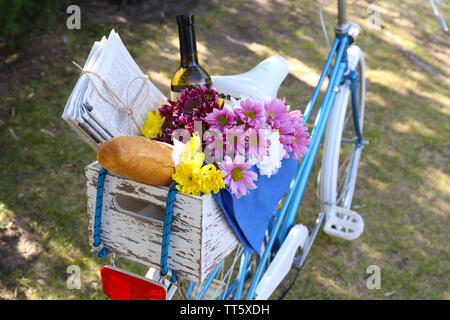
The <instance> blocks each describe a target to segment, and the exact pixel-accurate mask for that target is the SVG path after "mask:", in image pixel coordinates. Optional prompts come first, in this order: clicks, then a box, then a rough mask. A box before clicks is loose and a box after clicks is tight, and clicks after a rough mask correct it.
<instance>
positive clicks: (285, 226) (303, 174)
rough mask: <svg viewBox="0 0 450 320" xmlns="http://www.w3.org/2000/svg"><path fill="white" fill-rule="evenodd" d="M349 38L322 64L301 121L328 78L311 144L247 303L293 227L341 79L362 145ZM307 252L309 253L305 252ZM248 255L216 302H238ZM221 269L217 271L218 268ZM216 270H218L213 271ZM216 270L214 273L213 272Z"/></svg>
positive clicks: (340, 35) (341, 35)
mask: <svg viewBox="0 0 450 320" xmlns="http://www.w3.org/2000/svg"><path fill="white" fill-rule="evenodd" d="M349 41H350V36H349V35H348V33H346V32H337V33H336V37H335V39H334V42H333V45H332V47H331V50H330V53H329V55H328V58H327V60H326V62H325V65H324V68H323V70H322V74H321V76H320V79H319V81H318V84H317V86H316V88H315V90H314V93H313V95H312V98H311V100H310V101H309V103H308V105H307V107H306V109H305V112H304V117H303V124H306V123H307V122H308V119H309V117H310V115H311V112H312V110H313V109H314V105H315V104H316V102H317V99H318V96H319V93H320V89H321V87H322V85H323V81H324V80H325V77H327V76H329V84H328V87H327V89H326V91H325V95H324V97H323V100H322V104H321V106H320V108H319V111H318V114H317V116H316V119H315V122H314V127H313V130H312V132H311V139H312V142H311V144H310V146H309V151H308V152H307V153H305V155H304V157H303V159H302V161H301V162H300V164H299V166H298V169H297V172H296V174H295V177H294V179H293V181H292V183H291V185H290V187H289V190H288V192H287V195H286V198H285V200H284V202H283V205H282V207H281V209H279V210H275V212H274V214H273V216H272V221H271V222H270V224H269V228H268V231H269V240H268V242H267V244H266V246H265V251H264V253H263V255H262V257H261V259H260V263H259V264H258V267H257V269H256V272H255V274H254V277H253V279H252V282H251V285H250V288H249V291H248V293H247V297H246V298H247V299H249V300H252V299H254V298H255V290H256V287H257V285H258V283H259V281H260V280H261V277H262V275H263V272H264V269H265V266H266V264H267V262H268V259H269V257H270V256H271V255H273V254H275V253H276V251H277V250H278V248H279V246H280V244H281V243H283V241H284V239H285V238H286V236H287V234H288V232H289V230H290V229H291V227H292V226H293V224H294V221H295V217H296V215H297V212H298V208H299V206H300V203H301V200H302V197H303V193H304V191H305V188H306V184H307V182H308V178H309V175H310V173H311V170H312V167H313V164H314V160H315V158H316V156H317V152H318V150H319V146H320V143H321V141H322V137H323V134H324V132H325V128H326V125H327V122H328V118H329V115H330V112H331V109H332V107H333V104H334V100H335V98H336V94H337V92H338V91H339V86H340V85H341V84H342V82H343V80H344V77H345V76H348V77H349V78H350V80H351V81H352V82H353V83H352V84H351V86H350V88H351V92H352V105H353V111H354V112H353V117H354V122H355V130H356V134H357V137H358V140H359V141H360V142H361V141H362V138H361V133H360V132H359V125H358V121H357V119H358V116H357V114H358V112H357V111H358V106H357V99H356V98H354V97H356V92H355V86H354V83H355V81H354V80H355V79H357V76H358V74H357V73H356V71H352V73H351V75H350V74H349V73H348V57H347V49H348V46H349ZM333 58H335V59H334V64H333V65H332V61H333ZM322 221H323V219H319V220H318V222H317V224H316V226H315V228H314V232H313V235H314V236H313V237H312V241H313V240H314V237H315V234H316V233H317V230H318V229H319V227H320V224H321V223H322ZM311 244H312V243H309V244H308V247H310V246H311ZM308 250H309V249H308ZM250 255H251V254H250V253H249V252H248V251H244V253H243V255H242V258H241V263H240V267H239V272H238V276H237V278H236V280H235V281H234V282H233V283H232V284H231V285H230V286H229V287H228V289H227V291H226V292H224V293H223V294H222V295H221V296H220V297H219V299H226V298H228V297H229V296H230V295H232V294H234V298H235V299H237V300H239V299H241V295H242V291H243V286H244V282H245V281H246V280H247V279H248V277H249V275H250V274H251V271H250V270H249V266H248V263H249V261H250V259H249V257H250ZM219 268H220V267H219ZM216 270H218V268H217V269H216ZM216 270H215V271H216ZM215 271H213V272H211V274H210V276H209V277H208V278H207V280H206V282H205V286H204V287H203V288H202V290H200V292H199V294H198V295H197V297H196V299H201V298H202V296H203V294H204V293H205V291H206V290H207V288H208V286H209V284H210V283H211V281H212V280H213V279H214V277H215V274H216V272H215ZM192 289H193V284H190V285H189V286H188V289H187V296H190V295H191V293H192Z"/></svg>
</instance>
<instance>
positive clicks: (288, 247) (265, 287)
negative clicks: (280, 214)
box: [255, 224, 308, 300]
mask: <svg viewBox="0 0 450 320" xmlns="http://www.w3.org/2000/svg"><path fill="white" fill-rule="evenodd" d="M307 238H308V229H307V228H306V227H305V226H304V225H302V224H296V225H294V226H293V227H292V228H291V230H290V231H289V233H288V235H287V237H286V239H285V240H284V242H283V244H282V245H281V248H280V249H279V250H278V252H277V254H276V255H275V258H274V259H273V260H272V262H271V263H270V265H269V268H267V271H266V272H265V273H264V275H263V276H262V278H261V281H260V282H259V284H258V286H257V287H256V291H255V299H257V300H266V299H268V298H269V297H270V295H271V294H272V293H273V291H274V290H275V289H276V288H277V287H278V285H279V284H280V282H281V281H282V280H283V279H284V277H285V276H286V275H287V273H288V272H289V270H290V269H291V266H292V262H293V261H294V258H295V253H296V252H297V249H298V248H299V247H302V248H303V247H304V245H305V242H306V239H307Z"/></svg>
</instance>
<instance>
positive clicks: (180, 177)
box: [172, 162, 202, 196]
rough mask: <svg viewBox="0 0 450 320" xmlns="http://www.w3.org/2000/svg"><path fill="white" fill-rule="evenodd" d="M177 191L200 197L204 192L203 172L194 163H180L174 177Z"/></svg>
mask: <svg viewBox="0 0 450 320" xmlns="http://www.w3.org/2000/svg"><path fill="white" fill-rule="evenodd" d="M172 179H173V180H174V181H175V182H177V183H178V184H177V187H176V188H177V189H178V190H179V191H181V192H183V193H186V194H192V195H194V196H199V195H200V194H201V191H202V170H201V168H200V167H197V166H196V165H194V163H183V162H182V163H180V164H179V165H178V167H177V169H176V171H175V173H174V174H173V175H172Z"/></svg>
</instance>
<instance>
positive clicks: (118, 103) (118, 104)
mask: <svg viewBox="0 0 450 320" xmlns="http://www.w3.org/2000/svg"><path fill="white" fill-rule="evenodd" d="M72 63H73V64H74V65H75V66H76V67H77V68H78V69H80V70H81V73H80V76H82V75H86V77H87V78H88V80H89V81H90V82H91V84H92V86H93V87H94V90H95V91H96V92H97V94H98V96H99V97H100V98H102V99H103V100H104V101H105V102H106V103H109V104H110V105H112V106H113V107H114V108H116V109H117V110H119V111H123V112H124V113H125V114H126V115H127V117H128V130H129V133H130V136H132V135H133V134H132V131H131V122H133V123H134V125H135V126H136V128H137V129H138V131H139V130H140V126H139V124H138V123H137V122H136V119H135V117H134V113H133V109H134V105H135V103H136V102H137V101H138V99H139V96H140V95H141V94H142V91H143V89H144V87H146V88H147V90H146V96H145V97H144V98H143V99H142V100H141V101H143V102H145V101H146V99H147V96H148V92H149V91H150V88H149V87H148V83H147V81H150V80H149V79H148V77H147V75H144V76H137V77H134V78H133V80H131V81H130V82H129V83H128V87H127V100H126V101H123V100H122V99H120V97H119V96H118V95H117V94H116V93H115V92H114V90H113V89H112V88H111V87H110V86H109V85H108V83H107V82H106V81H105V79H103V77H102V76H101V75H99V74H98V73H97V72H95V71H90V70H85V69H83V68H82V67H81V66H80V65H79V64H78V63H76V62H75V61H72ZM91 75H93V76H95V77H97V79H98V80H100V82H101V83H102V85H103V87H104V88H105V89H106V91H107V92H108V94H109V95H110V96H111V97H112V100H108V99H107V98H105V96H104V95H103V94H102V93H101V92H100V90H99V89H98V88H97V86H96V85H95V83H94V81H93V80H92V79H91ZM139 79H143V80H144V81H143V82H142V85H141V87H140V88H139V90H138V92H137V94H136V96H135V97H134V99H133V101H131V103H130V102H129V91H130V87H131V85H132V84H133V82H134V81H136V80H139ZM146 80H147V81H146ZM138 106H139V105H138Z"/></svg>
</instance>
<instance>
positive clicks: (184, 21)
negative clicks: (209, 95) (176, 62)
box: [170, 13, 212, 100]
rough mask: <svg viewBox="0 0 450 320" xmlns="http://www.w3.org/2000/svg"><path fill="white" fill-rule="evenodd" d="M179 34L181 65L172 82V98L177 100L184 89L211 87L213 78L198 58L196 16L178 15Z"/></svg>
mask: <svg viewBox="0 0 450 320" xmlns="http://www.w3.org/2000/svg"><path fill="white" fill-rule="evenodd" d="M177 25H178V34H179V38H180V56H181V64H180V67H179V68H178V70H177V71H176V72H175V73H174V75H173V77H172V81H171V86H170V87H171V98H172V100H176V99H177V97H179V96H180V94H181V91H182V90H184V89H186V88H187V89H189V90H190V89H194V88H195V87H197V86H206V87H208V88H210V87H211V84H212V82H211V77H210V76H209V74H208V72H206V70H205V69H203V68H202V67H201V66H200V64H199V62H198V57H197V44H196V42H195V31H194V16H193V15H192V14H190V13H186V14H181V15H177Z"/></svg>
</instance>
